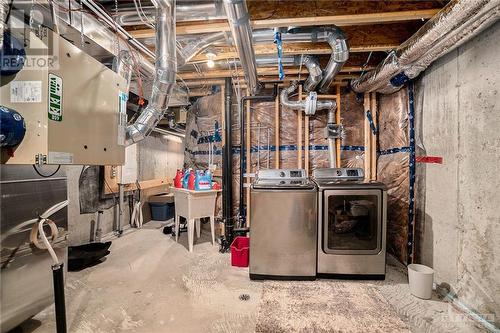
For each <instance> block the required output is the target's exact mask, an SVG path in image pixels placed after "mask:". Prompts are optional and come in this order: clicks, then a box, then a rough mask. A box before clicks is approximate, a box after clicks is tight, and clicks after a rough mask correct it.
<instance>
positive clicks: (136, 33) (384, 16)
mask: <svg viewBox="0 0 500 333" xmlns="http://www.w3.org/2000/svg"><path fill="white" fill-rule="evenodd" d="M438 11H439V9H422V10H409V11H397V12H384V13H370V14H352V15H332V16H314V17H295V18H279V19H267V20H255V21H252V27H253V28H254V29H264V28H274V27H288V26H320V25H332V24H335V25H337V26H339V27H345V26H353V25H366V24H382V23H384V24H385V23H395V22H406V21H414V20H425V19H429V18H431V17H433V16H434V15H435V14H436V13H437V12H438ZM176 30H177V34H178V35H188V34H202V33H212V32H220V31H230V30H229V25H228V24H227V21H218V22H210V23H207V22H204V23H190V24H178V25H177V27H176ZM130 34H131V35H132V36H133V37H135V38H150V37H153V36H154V30H152V29H139V30H131V31H130Z"/></svg>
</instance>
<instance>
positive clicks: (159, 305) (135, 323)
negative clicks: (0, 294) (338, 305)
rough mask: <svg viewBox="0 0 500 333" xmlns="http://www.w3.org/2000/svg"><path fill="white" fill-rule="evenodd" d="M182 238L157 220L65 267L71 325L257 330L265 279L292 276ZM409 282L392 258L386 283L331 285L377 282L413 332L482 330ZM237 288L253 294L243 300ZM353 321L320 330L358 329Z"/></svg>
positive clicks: (50, 324)
mask: <svg viewBox="0 0 500 333" xmlns="http://www.w3.org/2000/svg"><path fill="white" fill-rule="evenodd" d="M204 227H206V226H204ZM186 238H187V237H186V234H185V233H184V234H182V235H181V237H180V241H179V243H175V241H174V240H173V239H172V237H171V236H166V235H164V234H163V233H162V232H161V229H159V228H158V226H156V225H154V224H153V225H148V224H146V225H145V227H144V228H143V229H142V230H138V231H134V232H131V233H129V234H126V235H124V236H122V237H121V238H120V239H117V240H115V241H114V242H113V245H112V247H111V254H110V255H109V256H108V258H107V260H105V261H104V262H102V263H100V264H99V265H96V266H94V267H91V268H88V269H85V270H83V271H81V272H70V273H68V274H67V284H66V303H67V317H68V331H69V332H82V333H85V332H89V333H90V332H93V333H100V332H106V333H110V332H123V331H130V332H148V333H151V332H254V331H255V327H256V324H257V320H258V317H259V308H261V306H262V304H261V296H262V290H263V288H264V287H265V286H266V283H272V284H273V285H274V286H276V283H278V284H279V283H290V282H262V281H250V280H249V279H248V269H243V268H234V267H231V266H230V255H229V254H220V253H219V252H218V247H217V246H212V245H211V244H210V243H209V231H208V230H203V232H202V237H201V238H200V239H199V240H197V241H196V243H195V247H194V252H193V253H189V252H188V251H187V244H186ZM406 280H407V278H406V275H405V274H404V269H403V268H402V267H400V266H398V265H397V264H396V263H390V264H389V265H388V268H387V279H386V280H385V281H340V282H339V281H335V283H337V284H338V283H341V284H342V287H343V288H351V287H356V288H358V289H359V288H360V287H363V288H365V287H369V288H374V289H375V290H376V292H377V293H379V294H380V295H381V297H382V298H383V299H384V300H385V301H386V303H388V304H389V305H388V307H389V309H390V311H391V312H392V313H393V314H394V315H395V316H398V317H399V318H400V319H401V320H402V321H403V322H404V325H406V326H407V327H408V328H409V329H410V330H411V331H412V332H481V330H480V329H479V328H478V327H477V326H475V324H474V323H473V322H472V321H470V320H467V318H465V317H463V316H460V314H459V313H458V312H457V311H455V310H454V309H453V308H452V307H451V306H449V305H448V304H447V303H444V302H441V301H439V300H438V299H437V298H436V299H432V300H429V301H424V300H419V299H417V298H415V297H413V296H411V295H410V294H409V289H408V285H407V283H406ZM302 283H303V282H302ZM310 283H325V281H316V282H310ZM242 294H247V295H249V296H250V298H249V299H248V300H240V298H239V297H240V295H242ZM290 297H293V295H292V296H290ZM326 297H328V295H327V296H326ZM344 311H346V309H344ZM347 311H349V309H347ZM262 315H263V314H260V316H262ZM264 315H265V314H264ZM53 316H54V314H53V307H49V308H48V309H46V310H45V311H43V312H42V313H40V314H39V315H37V316H36V317H34V318H33V319H31V320H29V321H27V322H25V323H24V324H23V325H22V326H21V327H19V328H17V329H15V330H14V332H16V333H19V332H35V333H44V332H54V331H55V325H54V320H53ZM398 320H399V319H398ZM354 327H355V326H353V327H349V326H347V327H342V329H341V330H340V329H339V328H326V329H325V330H323V331H328V332H330V331H336V332H338V331H341V332H355V331H356V330H355V329H354Z"/></svg>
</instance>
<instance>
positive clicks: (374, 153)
mask: <svg viewBox="0 0 500 333" xmlns="http://www.w3.org/2000/svg"><path fill="white" fill-rule="evenodd" d="M370 112H371V114H372V118H373V123H374V124H375V128H377V123H378V119H377V93H376V92H373V93H371V106H370ZM370 133H371V170H370V173H371V179H372V180H377V135H378V134H373V132H372V131H370Z"/></svg>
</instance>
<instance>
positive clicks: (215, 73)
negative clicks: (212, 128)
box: [177, 66, 358, 80]
mask: <svg viewBox="0 0 500 333" xmlns="http://www.w3.org/2000/svg"><path fill="white" fill-rule="evenodd" d="M357 69H358V67H352V68H351V67H344V68H342V70H341V72H342V73H346V72H357V71H358V70H357ZM284 73H285V75H298V74H299V73H300V74H303V75H306V77H304V79H305V78H307V75H308V74H309V72H308V71H307V68H305V66H303V67H302V68H301V69H300V70H299V67H288V68H285V69H284ZM257 74H258V75H262V76H268V75H271V76H275V75H278V68H277V67H259V68H258V69H257ZM234 75H235V72H234V71H232V70H229V69H227V70H226V69H221V70H212V71H206V72H204V73H203V74H200V73H198V72H179V73H177V76H179V77H180V78H182V79H183V80H193V79H217V78H224V77H233V76H234ZM236 75H238V76H244V72H243V71H242V70H238V71H237V72H236ZM347 76H348V78H352V77H354V75H347ZM347 76H346V75H344V76H343V75H342V74H339V75H337V76H336V77H335V78H336V79H338V80H342V79H345V78H347Z"/></svg>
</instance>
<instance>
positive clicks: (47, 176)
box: [33, 164, 61, 178]
mask: <svg viewBox="0 0 500 333" xmlns="http://www.w3.org/2000/svg"><path fill="white" fill-rule="evenodd" d="M33 169H35V171H36V173H37V174H38V175H39V176H40V177H43V178H50V177H52V176H53V175H55V174H56V173H57V172H58V171H59V170H60V169H61V164H59V166H58V167H57V169H56V171H54V172H53V173H51V174H50V175H44V174H42V173H41V172H40V171H38V169H37V167H36V165H35V164H33Z"/></svg>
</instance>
